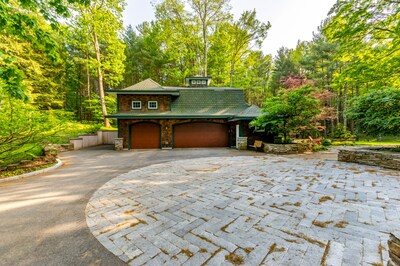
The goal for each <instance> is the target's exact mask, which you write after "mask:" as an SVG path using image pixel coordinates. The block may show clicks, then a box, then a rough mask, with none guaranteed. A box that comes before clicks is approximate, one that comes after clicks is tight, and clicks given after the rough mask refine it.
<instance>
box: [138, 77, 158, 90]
mask: <svg viewBox="0 0 400 266" xmlns="http://www.w3.org/2000/svg"><path fill="white" fill-rule="evenodd" d="M146 80H148V81H150V82H152V83H154V84H155V85H157V86H158V87H161V88H163V86H161V85H160V84H158V83H157V82H155V81H154V80H152V79H151V78H147V79H145V80H143V81H146ZM143 81H142V82H143Z"/></svg>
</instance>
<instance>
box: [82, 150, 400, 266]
mask: <svg viewBox="0 0 400 266" xmlns="http://www.w3.org/2000/svg"><path fill="white" fill-rule="evenodd" d="M86 213H87V224H88V226H89V228H90V230H91V231H92V233H93V234H94V235H95V237H96V238H97V239H98V240H99V241H100V242H101V243H102V244H103V245H104V246H105V247H106V248H108V249H109V250H110V251H111V252H113V253H114V254H115V255H117V256H118V257H119V258H121V259H122V260H124V261H126V262H128V263H129V264H131V265H142V264H148V265H160V264H166V265H181V264H183V265H201V264H208V265H218V264H224V265H227V264H228V265H229V264H230V263H232V264H247V265H259V264H267V265H271V264H272V265H321V263H326V264H327V265H359V264H360V265H369V264H372V265H379V263H383V262H385V261H387V257H388V252H387V238H388V232H390V231H394V230H400V174H399V173H398V172H393V171H387V170H382V169H380V168H376V167H368V166H362V165H355V164H346V163H340V162H335V161H322V160H305V159H299V158H287V157H279V156H266V157H229V158H228V157H224V158H206V159H194V160H183V161H175V162H170V163H165V164H159V165H152V166H149V167H145V168H141V169H138V170H134V171H131V172H129V173H127V174H124V175H122V176H119V177H117V178H115V179H113V180H111V181H109V182H108V183H106V184H105V185H104V186H103V187H101V188H100V189H99V190H98V191H97V192H96V193H95V194H94V195H93V197H92V199H91V200H90V201H89V203H88V205H87V209H86Z"/></svg>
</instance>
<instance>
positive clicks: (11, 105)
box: [0, 96, 58, 166]
mask: <svg viewBox="0 0 400 266" xmlns="http://www.w3.org/2000/svg"><path fill="white" fill-rule="evenodd" d="M0 121H1V123H0V166H6V165H8V164H10V163H16V162H19V161H20V160H23V159H26V158H27V156H28V157H29V154H30V153H31V152H32V150H34V149H39V150H40V151H41V147H42V145H44V144H45V143H46V138H47V136H48V135H49V134H52V132H53V133H54V132H56V128H55V126H56V125H57V124H58V123H57V122H56V120H55V118H54V117H53V116H51V115H50V114H49V113H47V112H40V111H38V110H37V109H36V108H35V107H33V106H31V105H30V104H27V103H25V102H23V101H22V100H17V99H15V98H13V97H11V96H8V97H5V98H3V99H2V102H1V106H0ZM52 130H54V131H52Z"/></svg>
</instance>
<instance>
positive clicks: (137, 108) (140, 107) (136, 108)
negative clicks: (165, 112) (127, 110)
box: [131, 101, 142, 110]
mask: <svg viewBox="0 0 400 266" xmlns="http://www.w3.org/2000/svg"><path fill="white" fill-rule="evenodd" d="M134 103H139V105H140V106H139V107H134V106H133V104H134ZM131 109H132V110H142V101H132V102H131Z"/></svg>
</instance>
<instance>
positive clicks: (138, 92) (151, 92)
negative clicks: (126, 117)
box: [105, 90, 179, 96]
mask: <svg viewBox="0 0 400 266" xmlns="http://www.w3.org/2000/svg"><path fill="white" fill-rule="evenodd" d="M105 92H106V93H109V94H124V95H127V94H128V95H172V96H179V91H178V90H136V91H133V90H131V91H130V90H106V91H105Z"/></svg>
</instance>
